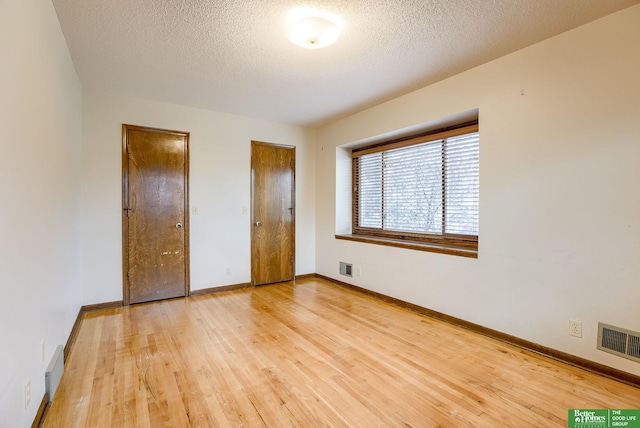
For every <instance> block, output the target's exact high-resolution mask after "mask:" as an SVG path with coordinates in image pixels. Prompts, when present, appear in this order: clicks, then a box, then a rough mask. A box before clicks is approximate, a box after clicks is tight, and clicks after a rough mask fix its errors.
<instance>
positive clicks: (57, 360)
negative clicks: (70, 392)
mask: <svg viewBox="0 0 640 428" xmlns="http://www.w3.org/2000/svg"><path fill="white" fill-rule="evenodd" d="M62 372H64V349H63V348H62V345H58V347H57V348H56V352H54V353H53V358H51V362H50V363H49V367H47V371H46V372H45V374H44V388H45V392H46V394H47V400H48V401H49V403H51V401H52V400H53V396H54V395H56V390H57V389H58V385H59V384H60V379H61V378H62Z"/></svg>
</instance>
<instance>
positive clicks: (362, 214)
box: [357, 152, 383, 229]
mask: <svg viewBox="0 0 640 428" xmlns="http://www.w3.org/2000/svg"><path fill="white" fill-rule="evenodd" d="M359 165H360V167H359V174H357V176H358V177H359V183H358V188H359V189H360V191H359V192H358V194H357V195H358V196H359V198H358V204H357V205H358V208H359V209H358V213H359V219H358V223H359V225H360V226H361V227H370V228H374V229H382V170H383V168H382V152H378V153H372V154H370V155H367V156H363V157H361V158H360V159H359Z"/></svg>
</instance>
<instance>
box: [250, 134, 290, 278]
mask: <svg viewBox="0 0 640 428" xmlns="http://www.w3.org/2000/svg"><path fill="white" fill-rule="evenodd" d="M256 145H258V146H266V147H275V148H279V149H285V150H291V174H292V177H291V206H292V207H293V212H292V214H293V215H292V219H291V274H292V278H291V280H292V281H295V279H296V217H297V209H296V147H295V146H289V145H286V144H276V143H267V142H264V141H256V140H251V162H250V164H251V165H250V169H251V214H250V221H251V224H250V227H251V243H250V252H251V259H250V262H251V286H253V287H255V286H256V272H255V269H254V266H255V264H254V260H253V258H254V245H255V230H256V229H255V224H254V223H255V221H256V220H255V217H254V216H255V193H254V185H253V183H254V179H255V177H254V174H253V169H254V165H253V147H254V146H256Z"/></svg>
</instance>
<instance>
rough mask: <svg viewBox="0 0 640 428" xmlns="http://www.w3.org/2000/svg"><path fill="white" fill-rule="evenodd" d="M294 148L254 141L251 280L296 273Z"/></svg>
mask: <svg viewBox="0 0 640 428" xmlns="http://www.w3.org/2000/svg"><path fill="white" fill-rule="evenodd" d="M295 153H296V152H295V147H290V146H281V145H276V144H268V143H261V142H257V141H252V142H251V225H252V226H251V282H252V284H253V285H262V284H271V283H274V282H282V281H291V280H293V278H294V275H295V273H294V272H295V268H294V261H295Z"/></svg>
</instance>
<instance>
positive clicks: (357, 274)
mask: <svg viewBox="0 0 640 428" xmlns="http://www.w3.org/2000/svg"><path fill="white" fill-rule="evenodd" d="M356 276H362V268H360V266H358V267H357V268H356Z"/></svg>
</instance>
